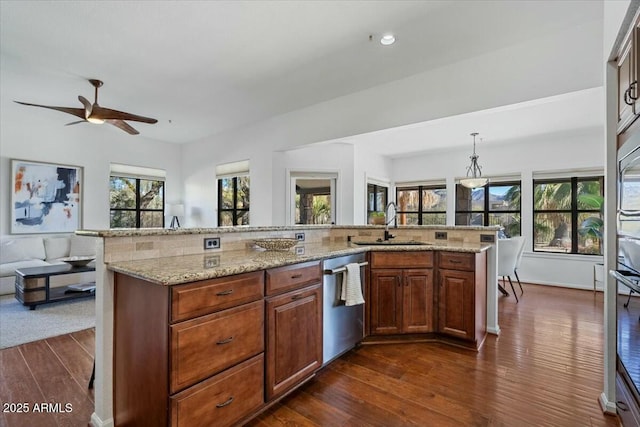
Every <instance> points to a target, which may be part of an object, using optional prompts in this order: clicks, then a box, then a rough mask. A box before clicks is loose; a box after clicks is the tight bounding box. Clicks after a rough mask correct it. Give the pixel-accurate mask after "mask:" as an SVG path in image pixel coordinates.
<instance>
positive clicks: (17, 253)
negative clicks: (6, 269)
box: [0, 240, 25, 264]
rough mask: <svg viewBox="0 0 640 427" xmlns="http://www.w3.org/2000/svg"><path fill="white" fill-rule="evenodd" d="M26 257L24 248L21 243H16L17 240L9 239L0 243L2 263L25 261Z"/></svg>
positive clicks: (0, 261) (0, 259) (0, 262)
mask: <svg viewBox="0 0 640 427" xmlns="http://www.w3.org/2000/svg"><path fill="white" fill-rule="evenodd" d="M24 259H25V254H24V249H22V247H21V246H20V245H16V241H15V240H9V241H7V242H3V243H2V245H0V264H8V263H10V262H18V261H24Z"/></svg>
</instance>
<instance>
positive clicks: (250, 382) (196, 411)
mask: <svg viewBox="0 0 640 427" xmlns="http://www.w3.org/2000/svg"><path fill="white" fill-rule="evenodd" d="M263 378H264V357H263V355H262V354H259V355H257V356H256V357H254V358H252V359H249V360H247V361H246V362H243V363H241V364H239V365H237V366H234V367H233V368H231V369H228V370H226V371H224V372H222V373H221V374H218V375H216V376H214V377H212V378H209V379H208V380H206V381H203V382H201V383H200V384H197V385H195V386H193V387H191V388H189V389H187V390H185V391H183V392H181V393H179V394H177V395H175V396H173V397H171V399H170V400H171V425H172V426H173V427H182V426H185V427H188V426H212V425H216V426H230V425H233V424H234V423H236V422H237V421H239V420H240V419H242V418H243V417H245V416H247V415H249V413H251V412H253V411H255V410H256V409H258V408H259V407H260V406H261V405H262V404H263V403H264V393H263V390H264V379H263Z"/></svg>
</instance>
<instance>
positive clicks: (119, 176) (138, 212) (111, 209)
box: [109, 173, 166, 229]
mask: <svg viewBox="0 0 640 427" xmlns="http://www.w3.org/2000/svg"><path fill="white" fill-rule="evenodd" d="M113 178H117V179H127V180H135V182H136V190H135V193H136V206H135V208H114V207H112V206H111V201H109V228H114V229H117V228H116V227H113V225H112V224H111V213H112V212H135V220H136V224H135V228H141V227H140V225H141V216H142V215H141V214H142V213H143V212H162V225H161V226H159V227H145V228H164V227H165V209H164V208H165V190H166V182H165V180H164V179H159V178H153V177H145V178H141V177H136V176H127V175H126V174H117V173H112V174H110V175H109V193H111V180H112V179H113ZM140 181H157V182H161V183H162V190H161V193H162V203H161V205H162V208H160V209H157V208H156V209H148V208H144V209H143V208H141V207H140V199H141V195H140ZM122 228H127V227H122Z"/></svg>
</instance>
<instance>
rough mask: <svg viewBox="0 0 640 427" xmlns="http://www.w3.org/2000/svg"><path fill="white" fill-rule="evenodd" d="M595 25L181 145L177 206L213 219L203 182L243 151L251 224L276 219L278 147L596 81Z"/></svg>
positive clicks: (205, 221) (199, 220)
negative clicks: (181, 188)
mask: <svg viewBox="0 0 640 427" xmlns="http://www.w3.org/2000/svg"><path fill="white" fill-rule="evenodd" d="M601 25H602V23H601V22H600V21H594V22H585V23H584V24H583V25H581V26H577V27H573V28H570V29H568V30H566V31H563V32H561V33H558V34H549V35H541V36H540V37H538V38H536V39H535V40H529V41H527V42H525V43H521V44H517V45H514V46H509V47H507V48H504V49H500V50H497V51H494V52H490V53H487V54H484V55H480V56H477V57H473V58H469V59H467V60H465V61H462V62H458V63H454V64H449V65H446V66H444V67H441V68H437V69H434V70H430V71H427V72H424V73H420V74H416V75H414V76H410V77H408V78H405V79H402V80H398V81H395V82H391V83H388V84H384V85H380V86H376V87H374V88H371V89H367V90H363V91H360V92H357V93H354V94H351V95H347V96H343V97H340V98H336V99H332V100H329V101H326V102H322V103H320V104H316V105H313V106H310V107H307V108H302V109H299V110H296V111H293V112H290V113H286V114H282V115H280V116H277V117H273V118H271V119H268V120H265V121H262V122H258V123H254V124H252V125H249V126H245V127H242V128H239V129H234V130H232V131H228V132H224V133H221V134H218V135H213V136H211V137H208V138H204V139H203V140H201V141H196V142H192V143H190V144H187V145H186V146H185V147H184V150H183V163H182V169H183V171H184V183H185V199H186V208H187V214H188V215H189V214H190V213H192V212H196V213H198V215H197V216H196V217H192V218H190V219H188V220H187V221H186V225H187V226H214V225H216V223H215V218H216V215H215V204H216V195H215V191H212V190H211V187H210V186H211V183H213V182H214V180H215V173H214V171H215V165H216V164H219V163H226V162H232V161H237V160H244V159H250V161H251V223H252V224H253V225H262V224H268V223H273V224H279V223H281V221H282V215H283V214H282V213H281V209H283V208H282V206H284V203H283V201H282V200H278V199H277V197H278V195H276V194H273V195H272V193H271V186H272V185H274V186H275V187H277V186H278V185H280V184H278V181H279V180H280V178H279V177H278V175H279V174H280V173H281V171H278V170H277V168H278V167H281V166H278V167H275V166H274V164H275V163H278V156H279V154H277V152H278V151H286V150H288V149H291V148H294V147H300V146H304V145H307V144H310V143H317V142H325V141H334V140H340V139H344V138H345V137H348V136H351V135H359V134H362V133H365V132H371V131H375V130H381V129H388V128H392V127H396V126H400V125H406V124H411V123H418V122H423V121H426V120H431V119H435V118H440V117H446V116H451V115H456V114H462V113H467V112H472V111H479V110H484V109H488V108H493V107H498V106H504V105H509V104H513V103H518V102H523V101H528V100H533V99H538V98H542V97H547V96H553V95H558V94H560V93H564V92H566V91H567V90H570V91H577V90H582V89H587V88H593V87H597V86H600V85H602V73H601V72H600V70H601V68H600V64H601V62H600V61H601V58H600V56H599V55H593V54H591V53H589V46H593V44H601V43H602V36H601V34H602V26H601ZM594 27H596V28H595V29H596V31H595V35H594V34H593V31H592V30H593V29H594ZM568 51H570V52H571V53H572V54H571V55H567V52H568ZM514 77H515V78H514ZM467 156H468V155H467ZM274 162H275V163H274ZM361 172H362V171H359V172H358V171H356V172H354V173H361ZM356 181H359V179H356ZM358 209H360V208H358ZM351 215H354V216H355V218H354V220H355V221H361V220H360V217H361V215H360V214H359V213H356V212H352V213H349V212H347V213H345V217H346V216H351Z"/></svg>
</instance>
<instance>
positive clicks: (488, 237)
mask: <svg viewBox="0 0 640 427" xmlns="http://www.w3.org/2000/svg"><path fill="white" fill-rule="evenodd" d="M480 241H481V242H483V243H494V242H495V241H496V238H495V236H494V235H493V234H481V235H480Z"/></svg>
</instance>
